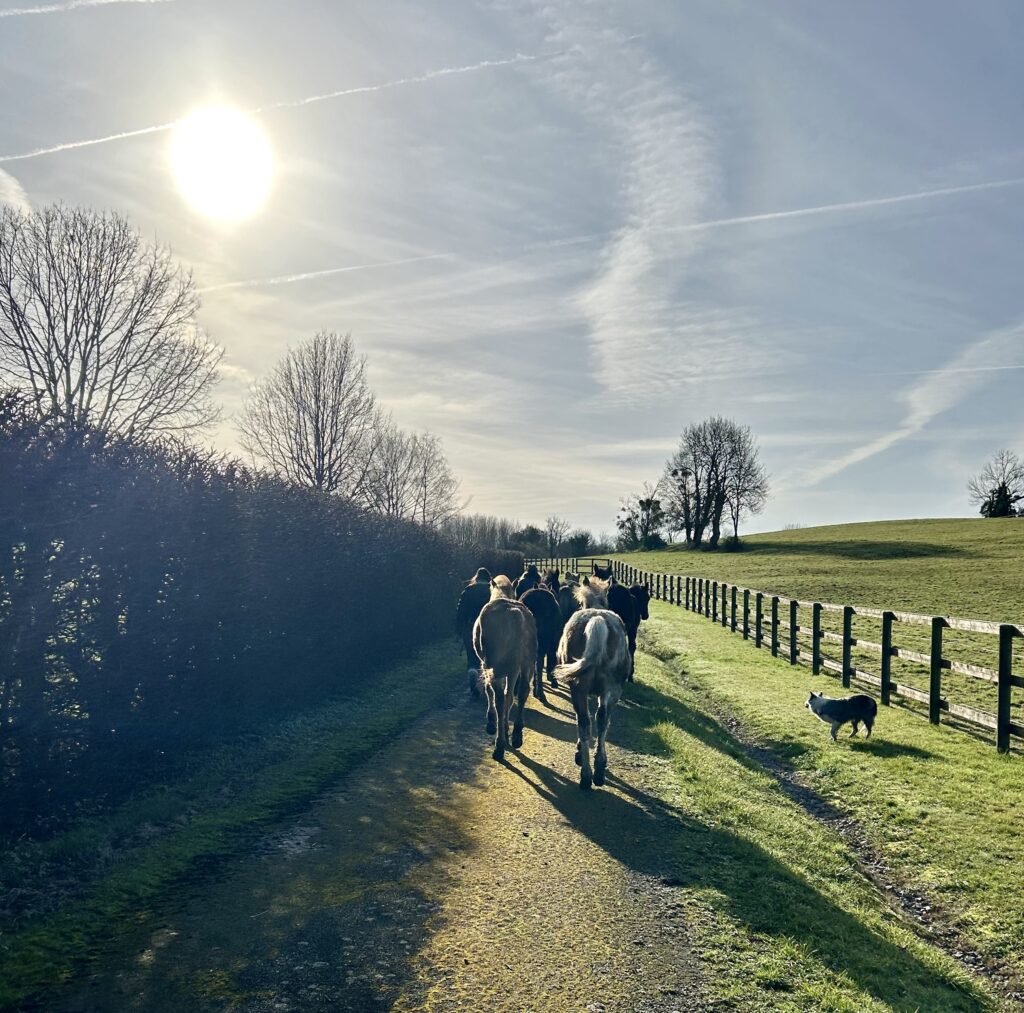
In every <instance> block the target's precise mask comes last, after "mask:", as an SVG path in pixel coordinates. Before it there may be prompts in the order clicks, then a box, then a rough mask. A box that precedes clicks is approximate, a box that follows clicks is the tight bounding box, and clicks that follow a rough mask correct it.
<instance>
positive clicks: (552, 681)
mask: <svg viewBox="0 0 1024 1013" xmlns="http://www.w3.org/2000/svg"><path fill="white" fill-rule="evenodd" d="M548 685H549V686H550V687H551V688H552V689H558V680H557V679H556V678H555V677H554V676H553V675H549V676H548Z"/></svg>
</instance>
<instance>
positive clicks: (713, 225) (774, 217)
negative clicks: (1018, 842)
mask: <svg viewBox="0 0 1024 1013" xmlns="http://www.w3.org/2000/svg"><path fill="white" fill-rule="evenodd" d="M1022 183H1024V176H1015V177H1013V178H1011V179H994V180H990V181H989V182H987V183H968V184H966V185H965V186H947V187H942V188H941V189H939V190H916V191H914V192H913V193H901V194H896V195H895V196H892V197H871V198H869V199H868V200H853V201H845V202H843V203H841V204H819V205H817V206H816V207H810V208H795V209H794V210H792V211H769V212H767V213H766V214H760V215H740V216H738V217H736V218H713V219H711V220H710V221H706V222H694V223H692V224H690V225H668V226H665V227H664V228H658V229H657V231H659V232H661V231H666V232H699V231H702V230H704V229H718V228H723V227H725V226H728V225H748V224H753V223H756V222H774V221H780V220H783V219H786V218H806V217H809V216H811V215H821V214H832V213H835V212H838V211H860V210H861V209H863V208H878V207H885V206H886V205H889V204H909V203H910V202H911V201H917V200H930V199H931V198H933V197H952V196H954V195H955V194H960V193H975V192H977V191H979V190H998V189H1001V188H1003V187H1008V186H1020V185H1021V184H1022Z"/></svg>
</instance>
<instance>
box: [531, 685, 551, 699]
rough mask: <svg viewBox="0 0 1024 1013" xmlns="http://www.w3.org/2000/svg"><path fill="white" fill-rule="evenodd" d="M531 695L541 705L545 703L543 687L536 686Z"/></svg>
mask: <svg viewBox="0 0 1024 1013" xmlns="http://www.w3.org/2000/svg"><path fill="white" fill-rule="evenodd" d="M533 695H534V697H535V698H536V699H538V700H540V702H541V703H547V702H548V698H547V697H546V696H545V695H544V687H543V686H538V687H537V688H536V689H535V690H534V691H533Z"/></svg>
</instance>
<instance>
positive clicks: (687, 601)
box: [686, 577, 690, 608]
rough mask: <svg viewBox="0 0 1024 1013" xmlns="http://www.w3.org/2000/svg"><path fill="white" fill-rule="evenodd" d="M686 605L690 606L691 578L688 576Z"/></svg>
mask: <svg viewBox="0 0 1024 1013" xmlns="http://www.w3.org/2000/svg"><path fill="white" fill-rule="evenodd" d="M686 607H687V608H689V607H690V578H689V577H687V578H686Z"/></svg>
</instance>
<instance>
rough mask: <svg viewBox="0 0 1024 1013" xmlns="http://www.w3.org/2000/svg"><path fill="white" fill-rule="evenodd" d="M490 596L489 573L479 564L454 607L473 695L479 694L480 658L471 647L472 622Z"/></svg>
mask: <svg viewBox="0 0 1024 1013" xmlns="http://www.w3.org/2000/svg"><path fill="white" fill-rule="evenodd" d="M490 597H491V575H490V574H489V573H488V572H487V571H486V570H485V569H484V568H483V567H482V566H481V567H480V569H479V570H477V571H476V573H475V574H474V575H473V579H472V580H471V581H470V582H469V583H468V584H467V585H466V586H465V587H464V588H463V590H462V594H460V595H459V603H458V605H457V606H456V608H455V631H456V633H457V634H458V635H459V637H460V638H461V640H462V646H463V648H464V649H465V651H466V676H467V677H468V679H469V691H470V693H472V694H473V696H479V695H480V659H479V658H478V657H477V656H476V651H475V650H474V649H473V624H474V623H475V622H476V619H477V616H478V615H480V610H481V609H482V608H483V607H484V606H485V605H486V604H487V602H488V600H489V599H490Z"/></svg>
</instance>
